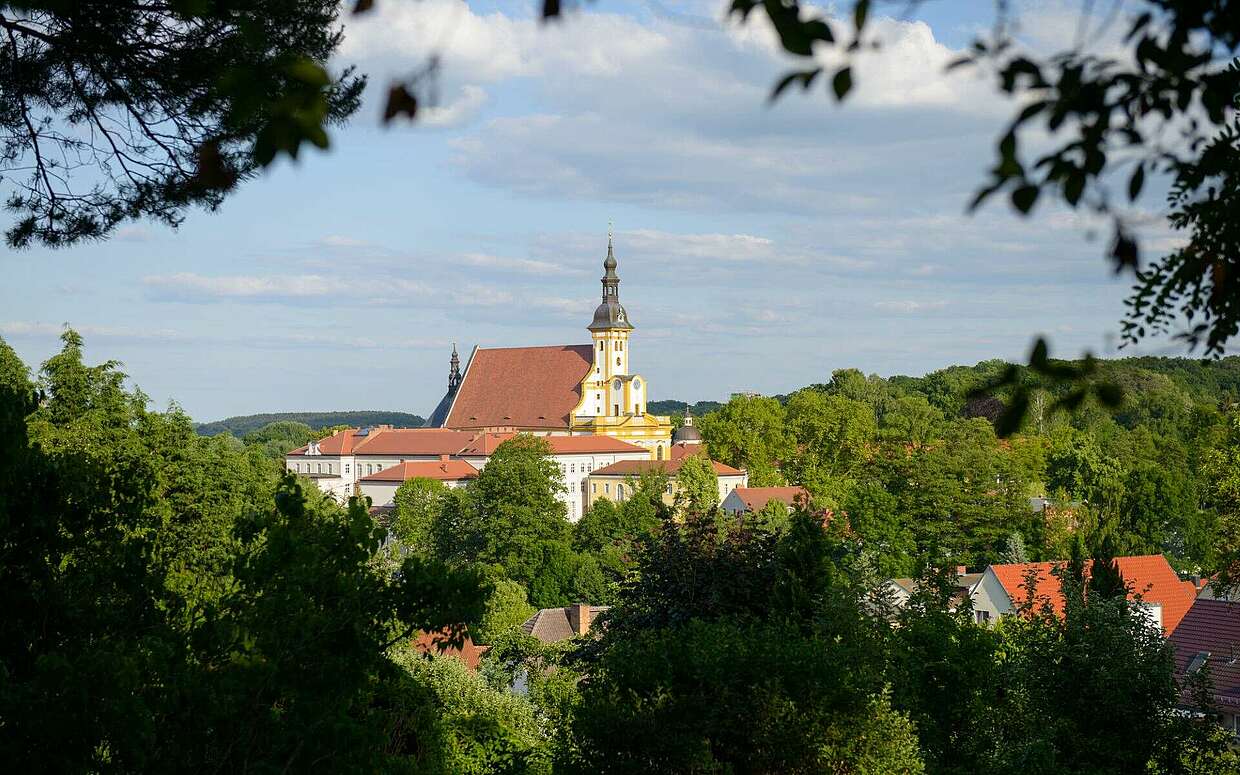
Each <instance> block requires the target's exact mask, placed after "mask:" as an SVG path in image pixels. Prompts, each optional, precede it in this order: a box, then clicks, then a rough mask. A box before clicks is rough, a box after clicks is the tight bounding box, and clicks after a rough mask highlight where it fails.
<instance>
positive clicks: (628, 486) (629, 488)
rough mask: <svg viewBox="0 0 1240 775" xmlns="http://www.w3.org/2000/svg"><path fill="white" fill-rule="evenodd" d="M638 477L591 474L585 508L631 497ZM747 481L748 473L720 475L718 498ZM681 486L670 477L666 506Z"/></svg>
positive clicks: (674, 500) (670, 502) (665, 495)
mask: <svg viewBox="0 0 1240 775" xmlns="http://www.w3.org/2000/svg"><path fill="white" fill-rule="evenodd" d="M639 478H640V477H636V476H591V477H589V479H588V481H586V482H585V484H586V487H587V491H586V493H585V496H586V497H585V508H586V510H587V511H588V510H589V508H590V507H591V506H593V505H594V502H595V501H597V500H599V499H600V498H606V499H608V500H610V501H613V502H615V503H623V502H624V501H625V500H627V499H628V498H630V497H632V495H633V490H634V486H635V485H636V484H637V481H638V479H639ZM748 483H749V475H748V474H741V475H739V476H720V477H719V500H720V502H722V501H724V500H725V499H726V498H727V497H728V495H730V494H731V493H732V492H733V491H734V490H735V489H736V488H737V487H747V486H748ZM680 491H681V487H680V485H679V484H678V483H677V482H676V477H674V476H673V477H671V479H670V480H669V481H668V485H667V489H666V490H665V491H664V492H663V502H664V503H666V504H667V505H668V506H671V505H673V504H675V502H676V496H677V495H678V494H679V493H680Z"/></svg>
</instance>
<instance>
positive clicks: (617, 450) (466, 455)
mask: <svg viewBox="0 0 1240 775" xmlns="http://www.w3.org/2000/svg"><path fill="white" fill-rule="evenodd" d="M514 435H515V434H513V433H484V434H479V435H478V436H477V437H476V438H475V439H474V441H472V442H471V443H470V445H469V446H467V447H465V448H464V449H462V450H461V451H460V452H459V453H458V454H459V456H460V457H461V459H462V460H465V461H467V462H469V463H471V464H472V465H474V466H476V467H478V468H480V469H481V468H483V467H484V466H486V462H487V459H488V458H489V457H490V456H491V454H492V453H493V452H494V451H495V448H496V447H498V446H499V445H500V444H502V443H503V442H505V441H507V440H508V439H510V438H512V437H513V436H514ZM542 440H543V441H545V442H547V445H548V446H549V447H551V459H552V460H553V461H554V462H555V464H556V465H557V466H559V468H560V473H561V474H562V475H563V477H564V490H563V491H562V492H560V493H559V495H558V497H559V499H560V500H561V501H562V502H563V503H564V509H565V512H566V513H567V514H568V519H569V521H571V522H576V521H577V520H579V519H581V518H582V517H583V516H584V515H585V513H586V511H588V510H589V505H588V502H587V495H586V478H587V477H588V476H589V475H590V473H591V472H593V471H596V470H598V469H600V468H605V467H607V466H610V465H612V464H614V463H618V462H624V461H638V460H646V461H648V460H650V452H649V450H647V449H645V448H643V447H639V446H637V445H636V444H630V443H628V442H626V441H621V440H620V439H617V438H613V437H611V436H595V435H588V436H543V437H542Z"/></svg>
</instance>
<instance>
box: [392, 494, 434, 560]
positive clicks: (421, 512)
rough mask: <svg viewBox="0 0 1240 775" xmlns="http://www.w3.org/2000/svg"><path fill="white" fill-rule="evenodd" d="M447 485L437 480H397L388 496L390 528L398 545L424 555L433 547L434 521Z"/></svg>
mask: <svg viewBox="0 0 1240 775" xmlns="http://www.w3.org/2000/svg"><path fill="white" fill-rule="evenodd" d="M447 492H448V487H447V486H446V485H445V484H444V483H443V482H441V481H438V480H437V479H426V478H423V477H414V478H413V479H407V480H405V481H404V482H401V484H400V486H399V487H397V488H396V494H395V495H394V496H393V498H392V505H393V507H394V510H393V512H392V516H391V531H392V534H393V535H394V536H396V539H397V540H398V541H400V543H401V545H402V546H404V547H406V548H408V549H409V550H411V551H414V552H419V553H422V554H428V553H430V552H432V551H433V550H434V547H435V520H437V519H438V518H439V515H440V513H441V512H442V511H443V509H444V498H445V497H446V495H447Z"/></svg>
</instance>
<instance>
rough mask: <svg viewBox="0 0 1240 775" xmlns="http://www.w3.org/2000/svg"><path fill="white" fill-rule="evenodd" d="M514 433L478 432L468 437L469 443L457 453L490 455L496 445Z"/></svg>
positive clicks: (463, 454)
mask: <svg viewBox="0 0 1240 775" xmlns="http://www.w3.org/2000/svg"><path fill="white" fill-rule="evenodd" d="M516 435H517V434H515V433H479V434H476V435H475V436H474V437H473V438H472V439H470V441H469V444H468V445H466V447H465V448H464V449H462V450H461V451H460V452H459V453H457V454H459V455H462V456H466V455H484V456H486V457H490V456H491V455H492V454H493V453H494V452H495V448H496V447H498V446H499V445H500V444H503V443H504V442H505V441H508V440H509V439H511V438H512V437H513V436H516Z"/></svg>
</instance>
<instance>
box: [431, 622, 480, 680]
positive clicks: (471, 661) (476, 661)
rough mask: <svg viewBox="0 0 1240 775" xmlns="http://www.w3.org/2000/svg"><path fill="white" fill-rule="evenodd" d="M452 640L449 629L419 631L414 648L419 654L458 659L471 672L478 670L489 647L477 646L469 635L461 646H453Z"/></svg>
mask: <svg viewBox="0 0 1240 775" xmlns="http://www.w3.org/2000/svg"><path fill="white" fill-rule="evenodd" d="M451 640H452V639H451V636H450V635H449V633H448V631H447V628H444V629H442V630H437V631H435V632H425V631H422V630H419V631H418V636H417V637H416V638H414V641H413V648H414V649H415V650H416V651H417V652H418V653H419V654H435V655H437V656H444V657H456V658H457V659H459V660H461V661H462V662H464V663H465V667H468V668H469V669H470V670H477V669H478V665H480V664H481V663H482V656H483V654H486V653H487V649H488V647H487V646H478V645H476V644H475V643H474V639H473V638H471V637H469V633H465V636H464V641H463V642H462V643H461V645H460V646H453V645H451Z"/></svg>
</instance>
